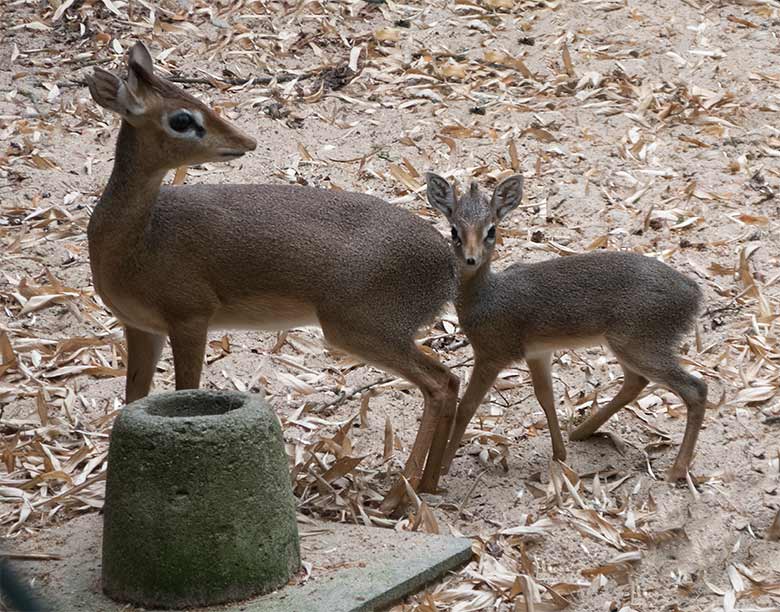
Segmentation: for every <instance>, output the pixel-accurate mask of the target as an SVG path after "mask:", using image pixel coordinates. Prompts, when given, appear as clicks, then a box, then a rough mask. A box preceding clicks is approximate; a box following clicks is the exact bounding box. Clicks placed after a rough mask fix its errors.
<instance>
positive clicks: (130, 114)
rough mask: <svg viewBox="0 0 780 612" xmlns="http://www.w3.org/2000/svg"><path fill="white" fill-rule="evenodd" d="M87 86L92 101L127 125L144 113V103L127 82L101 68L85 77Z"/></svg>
mask: <svg viewBox="0 0 780 612" xmlns="http://www.w3.org/2000/svg"><path fill="white" fill-rule="evenodd" d="M87 85H88V86H89V93H90V94H91V95H92V99H93V100H94V101H95V102H97V103H98V104H100V106H102V107H103V108H107V109H108V110H110V111H113V112H115V113H116V114H117V115H120V116H121V117H122V118H123V119H126V120H127V121H128V122H129V123H133V120H134V119H137V118H138V117H140V116H141V115H143V113H144V103H143V100H142V99H141V97H140V95H139V94H138V92H137V90H135V91H134V89H133V88H131V87H130V84H129V83H128V82H127V81H123V80H122V79H120V78H119V77H118V76H116V75H115V74H111V73H110V72H107V71H105V70H103V69H102V68H95V73H94V74H93V75H92V76H91V77H87Z"/></svg>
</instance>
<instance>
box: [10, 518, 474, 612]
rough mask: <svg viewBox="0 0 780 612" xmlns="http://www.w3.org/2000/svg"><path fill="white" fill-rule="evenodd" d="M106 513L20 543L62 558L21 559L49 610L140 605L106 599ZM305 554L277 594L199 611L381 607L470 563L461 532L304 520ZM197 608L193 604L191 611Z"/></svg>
mask: <svg viewBox="0 0 780 612" xmlns="http://www.w3.org/2000/svg"><path fill="white" fill-rule="evenodd" d="M101 529H102V522H101V517H100V516H99V515H96V514H89V515H85V516H82V517H78V518H76V519H73V520H71V521H69V522H68V523H67V524H65V525H63V526H61V527H58V528H55V529H49V530H46V531H45V532H43V533H41V534H39V535H37V536H36V537H35V538H33V539H31V540H28V541H27V542H25V543H24V544H23V545H21V546H20V547H19V550H20V551H23V552H29V553H32V552H36V553H46V554H50V555H58V556H60V557H61V558H60V559H56V560H50V561H29V562H26V561H22V562H18V565H17V567H18V568H19V570H20V571H21V572H23V573H24V574H26V575H27V576H28V577H30V578H34V579H35V583H34V584H35V586H36V588H37V592H38V593H39V595H40V596H41V597H42V598H43V599H44V600H45V602H46V604H47V607H46V609H51V610H67V611H68V612H97V611H100V612H118V611H119V610H122V611H124V612H135V611H136V610H138V609H137V608H133V607H132V606H128V605H122V604H119V603H116V602H114V601H112V600H110V599H108V598H107V597H106V596H105V595H104V594H103V593H102V590H101V584H100V552H101V551H100V549H101ZM299 531H300V535H301V556H302V559H303V561H304V563H305V564H306V565H307V567H310V568H311V574H310V575H309V576H308V578H307V577H306V576H305V575H304V573H303V572H299V573H298V574H297V575H296V576H295V577H294V578H293V580H291V581H290V583H289V584H288V585H287V586H286V587H284V588H282V589H280V590H278V591H275V592H274V593H270V594H268V595H264V596H261V597H257V598H254V599H249V600H245V601H242V602H239V603H234V604H228V605H226V606H218V607H211V608H198V609H197V610H200V611H205V610H213V611H216V610H219V611H221V612H304V611H305V612H352V611H368V610H381V609H383V608H386V607H388V606H390V605H392V604H393V603H395V602H397V601H399V600H400V599H402V598H404V597H406V596H407V595H410V594H412V593H414V592H416V591H418V590H420V589H421V588H422V587H423V586H425V585H426V584H430V583H431V582H435V581H436V580H439V579H441V578H442V577H444V576H445V575H446V574H447V572H448V571H451V570H454V569H456V568H457V567H459V566H460V565H462V564H464V563H466V562H467V561H468V559H469V558H470V556H471V543H470V541H469V540H467V539H464V538H453V537H447V536H435V535H429V534H422V533H408V532H395V531H392V530H389V529H376V528H367V527H359V526H354V525H343V524H337V523H316V524H308V523H302V524H299ZM194 610H195V609H193V612H194Z"/></svg>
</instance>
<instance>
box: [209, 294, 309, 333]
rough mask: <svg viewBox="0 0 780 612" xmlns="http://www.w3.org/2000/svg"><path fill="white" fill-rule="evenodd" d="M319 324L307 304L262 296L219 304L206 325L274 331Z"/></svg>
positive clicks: (220, 327) (217, 327) (216, 327)
mask: <svg viewBox="0 0 780 612" xmlns="http://www.w3.org/2000/svg"><path fill="white" fill-rule="evenodd" d="M319 324H320V322H319V319H318V318H317V312H316V311H315V310H314V307H313V306H312V305H311V304H307V303H305V302H298V301H296V300H291V299H288V298H277V297H270V296H263V297H253V298H251V299H245V300H242V301H240V302H233V303H230V304H225V305H223V306H222V307H221V308H220V309H219V310H218V311H217V312H216V313H214V316H213V317H212V318H211V321H210V323H209V328H215V329H258V330H267V331H277V330H283V329H290V328H292V327H306V326H309V325H317V326H319Z"/></svg>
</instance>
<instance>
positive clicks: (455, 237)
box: [452, 227, 460, 243]
mask: <svg viewBox="0 0 780 612" xmlns="http://www.w3.org/2000/svg"><path fill="white" fill-rule="evenodd" d="M452 241H453V242H455V243H459V242H460V236H458V230H456V229H455V228H454V227H453V228H452Z"/></svg>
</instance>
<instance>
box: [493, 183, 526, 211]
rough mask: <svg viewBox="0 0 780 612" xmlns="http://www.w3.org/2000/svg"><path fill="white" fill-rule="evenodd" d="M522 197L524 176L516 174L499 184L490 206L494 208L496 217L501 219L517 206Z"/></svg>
mask: <svg viewBox="0 0 780 612" xmlns="http://www.w3.org/2000/svg"><path fill="white" fill-rule="evenodd" d="M522 199H523V177H522V176H520V175H519V174H515V175H514V176H510V177H509V178H507V179H504V180H503V181H501V182H500V183H499V184H498V187H496V190H495V191H494V192H493V198H492V199H491V200H490V207H491V208H492V209H493V212H494V213H495V215H496V218H497V219H499V220H501V219H503V218H504V217H506V216H507V215H508V214H509V213H510V212H511V211H512V210H514V209H515V208H517V207H518V206H519V205H520V201H521V200H522Z"/></svg>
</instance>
